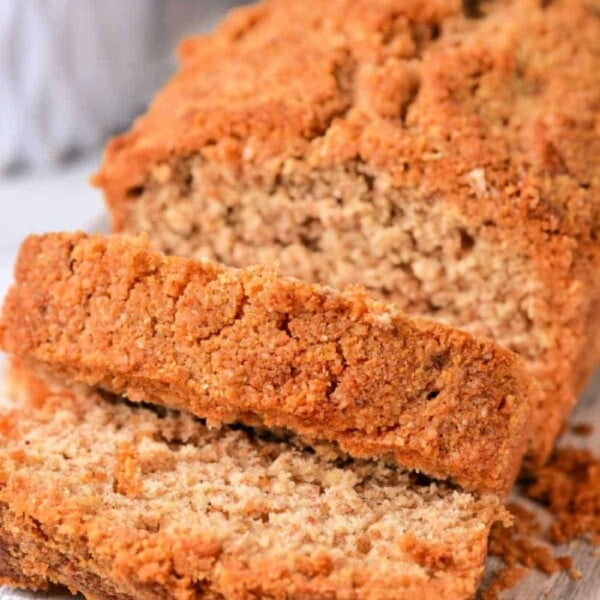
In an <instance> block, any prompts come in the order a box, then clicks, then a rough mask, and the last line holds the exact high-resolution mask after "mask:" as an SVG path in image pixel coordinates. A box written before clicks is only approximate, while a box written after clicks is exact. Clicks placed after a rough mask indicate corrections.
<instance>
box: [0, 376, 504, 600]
mask: <svg viewBox="0 0 600 600" xmlns="http://www.w3.org/2000/svg"><path fill="white" fill-rule="evenodd" d="M12 382H13V386H14V388H15V390H16V392H17V393H18V394H19V395H20V396H21V400H20V403H19V405H18V407H17V408H15V409H13V410H12V411H8V412H7V411H5V412H4V413H3V414H1V415H0V583H2V582H3V583H8V584H9V585H15V586H18V587H30V588H33V589H43V588H44V587H45V586H46V585H47V584H48V583H50V582H54V583H60V584H63V585H66V586H68V587H69V588H70V589H71V590H72V591H75V590H78V591H81V592H83V593H84V594H85V596H86V597H88V598H95V599H97V600H162V599H173V600H194V599H212V600H216V599H224V598H227V599H238V600H245V599H248V600H250V599H252V598H267V599H268V598H272V599H282V598H288V599H290V600H295V599H297V600H300V599H303V600H307V599H315V600H316V599H323V600H324V599H329V600H335V599H340V600H342V599H343V600H363V599H364V600H367V599H368V600H384V599H385V600H392V599H393V600H413V599H414V598H427V599H428V600H437V599H440V600H459V599H465V598H471V597H472V596H473V594H474V592H475V589H476V586H477V583H478V581H479V578H480V576H481V574H482V571H483V565H484V558H485V555H486V546H487V534H488V530H489V528H490V525H491V523H492V522H493V521H495V520H497V519H498V518H499V517H503V516H504V511H503V509H501V508H500V507H499V506H498V502H497V500H496V498H495V497H492V496H488V497H484V498H479V499H478V498H476V497H474V496H473V495H471V494H469V493H466V492H458V491H455V490H452V489H450V488H449V487H447V486H446V485H444V484H436V483H431V482H428V481H423V480H422V479H421V478H419V477H413V476H411V475H408V474H406V473H404V472H400V471H399V470H397V469H396V468H393V467H390V466H386V465H385V464H383V463H371V462H366V461H360V460H359V461H352V460H349V459H347V458H346V457H343V456H341V455H339V454H337V453H336V452H334V451H333V450H332V449H331V448H328V449H327V448H321V449H319V448H317V450H316V451H309V450H306V449H303V448H302V447H299V446H294V445H292V444H290V443H285V442H281V441H276V440H269V439H261V437H260V436H258V435H257V434H256V433H252V432H251V431H247V430H243V429H237V430H236V429H229V428H224V429H221V430H214V429H213V430H210V429H207V428H206V426H205V425H204V424H202V423H201V422H199V421H198V420H196V419H194V418H192V417H191V416H188V415H185V414H178V413H175V412H171V411H166V410H164V409H163V410H158V409H152V408H151V407H149V406H143V407H142V406H141V405H126V404H125V403H124V402H123V401H120V400H118V399H115V398H110V397H101V396H100V395H99V394H98V393H94V392H91V391H89V390H85V389H83V388H81V387H80V388H79V389H78V390H75V391H72V390H66V389H59V388H56V387H54V389H52V391H50V389H49V388H48V387H47V384H45V383H44V382H43V381H41V380H40V379H38V378H36V377H35V376H33V375H32V374H30V373H27V372H26V371H24V370H22V369H20V370H18V371H16V372H13V374H12Z"/></svg>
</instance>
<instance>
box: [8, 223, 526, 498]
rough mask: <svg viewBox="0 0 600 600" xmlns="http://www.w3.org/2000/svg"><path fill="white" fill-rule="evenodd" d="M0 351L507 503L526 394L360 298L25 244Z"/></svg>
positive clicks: (493, 364)
mask: <svg viewBox="0 0 600 600" xmlns="http://www.w3.org/2000/svg"><path fill="white" fill-rule="evenodd" d="M15 278H16V283H15V285H14V286H13V288H12V289H11V290H10V292H9V294H8V296H7V299H6V302H5V305H4V309H3V314H2V321H1V324H0V347H2V348H3V349H4V350H6V351H8V352H11V353H13V354H15V355H17V356H19V357H21V358H23V359H24V360H26V361H27V362H28V364H29V365H30V366H31V367H33V368H35V369H38V370H41V371H44V372H50V373H54V374H58V375H60V376H61V377H63V378H66V379H69V380H71V381H78V382H83V383H86V384H89V385H91V386H99V387H101V388H103V389H105V390H108V391H110V392H113V393H116V394H121V395H125V396H126V397H127V398H129V399H130V400H134V401H140V400H145V401H148V402H153V403H156V404H166V405H168V406H171V407H175V408H180V409H185V410H189V411H190V412H192V413H194V414H196V415H198V416H200V417H203V418H206V419H207V420H208V421H209V422H210V423H213V424H216V423H232V422H243V423H246V424H250V425H256V424H264V425H266V426H268V427H283V428H287V429H290V430H292V431H294V432H296V433H299V434H301V435H306V436H308V437H310V438H311V439H313V440H328V441H333V442H337V443H339V445H340V447H341V448H342V449H343V450H344V451H347V452H349V453H350V454H352V455H353V456H356V457H386V458H390V459H393V460H395V461H396V462H397V463H398V464H399V465H401V466H403V467H405V468H409V469H411V470H419V471H422V472H424V473H427V474H428V475H430V476H434V477H437V478H439V479H445V478H450V479H451V480H453V481H454V482H456V483H458V484H460V485H461V486H463V487H464V488H465V489H469V490H476V491H493V492H497V493H499V494H504V493H507V492H508V490H509V489H510V487H511V485H512V483H513V481H514V479H515V477H516V473H517V471H518V468H519V465H520V462H521V459H522V455H523V452H524V447H525V440H526V435H527V428H528V425H529V417H530V407H531V402H530V400H531V397H532V396H533V394H534V392H535V388H534V386H533V384H532V383H531V381H530V379H529V376H528V374H527V372H526V368H525V367H524V364H523V363H522V361H521V360H520V359H519V358H518V357H517V356H516V355H515V354H513V353H512V352H510V351H508V350H505V349H504V348H502V347H500V346H498V345H496V344H494V343H493V342H491V341H487V340H477V339H474V338H473V337H471V336H470V335H468V334H466V333H463V332H461V331H458V330H455V329H452V328H450V327H447V326H444V325H440V324H437V323H434V322H429V321H425V320H420V319H412V318H409V317H407V316H405V315H404V314H402V313H401V312H399V311H398V310H396V309H395V308H394V307H392V306H389V305H386V304H383V303H380V302H376V301H373V300H371V299H370V298H369V297H368V296H366V295H365V294H364V293H363V292H361V291H359V290H353V291H352V290H351V291H346V292H337V291H335V290H332V289H327V288H324V287H320V286H317V285H314V284H308V283H304V282H301V281H298V280H293V279H286V278H281V277H279V276H277V274H275V273H273V272H271V271H266V270H264V269H246V270H237V269H231V268H224V267H221V266H218V265H215V264H211V263H201V262H196V261H194V260H190V259H186V258H180V257H168V256H164V255H161V254H158V253H154V252H150V251H148V250H147V248H146V247H145V244H144V243H143V241H142V240H132V239H127V238H121V237H114V238H110V237H109V238H105V237H102V236H86V235H85V234H68V233H65V234H48V235H44V236H32V237H30V238H29V239H28V240H27V241H26V242H25V243H24V244H23V247H22V249H21V252H20V255H19V258H18V261H17V265H16V269H15Z"/></svg>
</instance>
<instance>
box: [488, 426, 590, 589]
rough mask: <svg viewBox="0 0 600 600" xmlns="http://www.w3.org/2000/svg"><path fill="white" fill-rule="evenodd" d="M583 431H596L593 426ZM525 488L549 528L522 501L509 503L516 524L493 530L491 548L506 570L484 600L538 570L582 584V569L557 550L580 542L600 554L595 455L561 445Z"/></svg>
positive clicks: (522, 492)
mask: <svg viewBox="0 0 600 600" xmlns="http://www.w3.org/2000/svg"><path fill="white" fill-rule="evenodd" d="M583 431H584V432H585V433H584V434H588V433H590V431H591V426H589V425H588V426H586V427H585V428H583ZM519 489H520V492H521V494H522V496H523V497H524V498H527V499H529V500H531V501H533V502H535V505H537V508H538V509H542V510H543V512H544V514H545V515H546V517H547V521H548V524H547V526H545V527H542V525H541V523H540V520H539V518H538V517H537V516H536V515H535V514H534V513H533V512H531V511H530V510H527V509H526V508H525V507H524V506H523V505H522V503H518V502H513V503H511V504H509V505H508V509H509V510H510V512H511V514H512V515H513V517H514V522H513V525H512V527H510V528H508V529H507V528H500V527H496V526H494V527H492V530H491V535H490V544H489V551H490V554H492V555H495V556H498V557H499V558H500V559H501V560H502V561H503V563H504V564H505V565H506V566H505V568H503V569H502V570H501V571H500V572H499V573H498V574H497V575H496V576H495V577H494V579H493V581H492V582H491V583H490V585H489V586H488V587H487V588H486V589H485V590H484V591H483V593H482V598H483V599H484V600H496V599H497V597H498V593H499V592H500V591H502V590H504V589H507V588H511V587H513V586H514V585H515V584H516V583H517V582H518V581H519V580H520V579H521V578H522V577H524V576H525V575H526V573H527V570H528V569H532V568H536V569H538V570H540V571H542V572H544V573H546V574H548V575H551V574H553V573H555V572H557V571H560V570H562V571H567V572H568V573H569V576H570V577H571V578H572V579H573V580H575V581H577V580H579V579H581V575H582V574H581V571H580V570H579V569H578V568H577V566H576V565H574V564H573V560H572V559H571V557H570V556H568V554H567V555H562V556H554V554H555V548H553V546H558V545H562V544H566V543H568V542H572V541H574V540H576V539H578V538H581V539H582V541H586V542H588V543H589V544H590V552H597V547H598V546H600V461H599V459H598V457H597V456H594V455H593V454H592V453H591V452H590V451H588V450H583V449H577V448H573V447H570V446H561V447H559V448H558V449H556V450H555V451H554V452H553V454H552V456H551V457H550V460H549V461H548V464H546V465H545V466H543V467H539V468H538V469H537V470H535V471H533V472H531V473H529V477H528V479H527V480H526V481H524V482H522V484H521V486H520V487H519ZM595 548H596V550H595ZM562 551H563V552H564V551H565V550H564V548H563V549H562ZM567 552H568V548H567Z"/></svg>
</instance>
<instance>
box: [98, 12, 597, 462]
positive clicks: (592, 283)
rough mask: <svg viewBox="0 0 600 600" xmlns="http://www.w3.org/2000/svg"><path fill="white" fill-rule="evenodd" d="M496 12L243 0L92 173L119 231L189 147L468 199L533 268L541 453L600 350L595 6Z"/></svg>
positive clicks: (136, 226) (463, 206) (238, 170)
mask: <svg viewBox="0 0 600 600" xmlns="http://www.w3.org/2000/svg"><path fill="white" fill-rule="evenodd" d="M484 12H485V13H486V15H487V16H486V17H485V18H482V19H469V18H465V16H463V15H462V14H461V11H460V3H459V2H458V0H455V1H453V0H436V1H435V2H424V1H421V0H411V1H407V2H403V3H400V4H399V3H398V2H397V1H395V0H377V1H376V2H373V1H372V0H333V1H330V2H327V3H323V2H320V1H319V0H308V1H307V2H302V3H298V2H295V1H294V0H275V1H270V2H269V1H267V2H262V3H260V4H258V5H256V6H252V7H248V8H244V9H240V10H238V11H236V12H234V13H232V14H231V15H230V17H228V18H227V19H226V20H225V21H224V23H223V24H222V25H221V26H220V27H219V28H218V29H217V31H216V32H215V33H213V34H211V35H209V36H202V37H198V38H193V39H190V40H188V41H186V42H184V44H183V45H182V48H181V63H182V64H181V70H180V72H179V73H178V74H177V75H176V76H175V77H174V79H173V80H172V81H171V82H170V83H169V84H168V85H167V86H166V87H165V89H164V90H162V91H161V92H160V93H159V95H158V96H157V98H156V100H155V101H154V103H153V105H152V107H151V108H150V110H149V112H148V113H147V114H146V115H144V116H143V117H142V118H140V119H139V120H138V121H137V122H136V123H135V125H134V127H133V128H132V130H131V131H130V132H128V133H126V134H124V135H122V136H119V137H118V138H116V139H115V140H114V141H113V142H111V143H110V144H109V146H108V148H107V150H106V155H105V159H104V163H103V165H102V168H101V170H100V172H99V174H98V175H97V176H96V178H95V181H96V184H97V185H99V186H101V187H102V188H103V189H104V192H105V195H106V199H107V201H108V204H109V208H110V210H111V215H112V222H113V228H114V230H115V231H122V230H127V231H139V230H140V229H144V225H143V223H138V222H136V216H135V211H134V206H135V204H136V200H137V195H138V194H139V193H140V190H141V189H142V188H143V186H145V185H146V183H147V182H148V180H149V179H150V177H151V173H152V170H153V169H154V168H155V167H156V165H165V164H166V165H170V166H173V165H177V164H178V161H179V162H181V161H183V160H184V159H186V158H189V157H190V156H198V157H200V159H201V160H202V161H205V163H206V164H209V165H220V166H222V167H223V168H224V170H225V172H226V173H227V176H226V178H228V179H230V180H235V181H239V182H240V185H247V186H248V185H249V186H255V187H256V188H257V189H258V188H259V187H261V186H262V187H263V188H265V189H267V190H268V189H270V188H271V189H272V188H274V186H275V185H276V184H277V182H281V181H282V180H283V181H284V184H283V185H289V184H287V183H285V181H286V177H288V176H289V177H290V178H292V177H293V175H294V172H295V171H299V172H300V174H302V173H303V172H305V171H313V172H315V173H316V172H318V171H319V170H323V169H328V168H336V167H339V166H341V167H342V168H345V167H347V166H349V165H350V166H352V165H355V164H358V165H359V166H360V167H361V169H362V170H363V171H367V172H369V173H370V177H371V178H372V179H374V180H375V181H378V180H379V179H381V180H382V182H383V183H385V185H391V186H393V187H394V188H396V189H398V190H400V191H401V192H402V193H403V194H405V195H407V196H410V197H412V198H414V199H416V201H418V202H422V203H423V204H424V205H426V204H427V203H435V204H440V203H442V204H444V205H445V206H446V207H447V211H448V214H451V213H452V212H453V211H458V212H459V213H460V215H461V216H462V218H463V221H464V222H465V223H466V224H467V225H468V226H469V227H470V228H472V230H473V231H476V232H477V233H476V235H477V237H480V238H484V239H487V240H488V241H489V242H490V244H492V245H495V246H496V247H498V249H499V251H500V250H501V249H503V248H504V247H506V246H509V247H510V248H511V249H512V251H513V252H514V254H515V255H517V256H521V257H522V258H523V261H524V263H526V266H525V267H524V268H527V269H529V268H531V270H532V271H533V273H534V274H535V279H536V282H538V283H539V288H540V290H541V291H539V292H536V294H533V295H532V297H531V299H528V302H527V306H528V311H529V312H530V313H535V318H534V319H532V321H533V323H532V326H533V327H535V328H536V330H538V331H540V332H541V333H540V334H539V337H540V338H541V339H543V341H544V342H545V345H544V344H543V343H542V344H541V345H540V349H538V348H535V349H534V350H532V352H533V353H534V354H535V357H534V358H532V359H531V364H532V368H533V370H534V372H535V374H536V376H537V377H538V379H539V381H540V383H541V385H542V388H543V390H544V396H543V397H542V401H541V402H540V404H539V406H538V407H537V410H536V416H535V419H534V425H535V428H536V432H535V437H534V439H533V448H532V451H533V455H534V457H535V458H536V459H537V460H544V459H545V457H547V456H548V454H549V452H550V449H551V447H552V445H553V443H554V440H555V438H556V436H557V434H558V432H559V431H560V428H561V425H562V423H563V422H564V421H565V418H566V416H567V415H568V413H569V412H570V409H571V407H572V406H573V404H574V402H575V398H576V395H577V393H578V392H579V391H580V390H581V387H582V385H583V384H584V383H585V381H586V379H587V377H588V376H589V374H590V372H591V370H592V369H593V368H594V366H595V365H596V364H597V363H598V361H599V360H600V347H599V346H598V343H597V339H598V337H599V336H598V331H599V328H598V326H597V325H596V326H595V327H594V328H588V327H586V314H588V313H590V311H592V310H593V309H594V308H597V306H598V298H600V283H599V282H598V277H597V273H598V270H599V269H600V244H599V242H598V239H599V235H600V194H599V192H598V190H599V185H600V182H599V173H600V169H598V161H597V159H596V157H597V156H599V155H600V136H599V135H598V124H597V117H598V106H599V101H600V99H599V93H600V92H599V90H600V63H599V59H598V56H600V54H599V53H598V48H599V40H600V25H599V23H600V18H599V17H598V15H597V12H596V11H595V9H594V8H593V6H591V4H590V3H589V2H587V1H585V0H555V1H553V2H551V3H545V2H537V1H534V0H514V1H510V0H504V1H498V2H493V3H488V4H487V5H486V6H485V7H484ZM306 82H310V85H307V83H306ZM173 107H177V108H176V109H173ZM290 161H292V162H290ZM293 161H295V162H293ZM298 163H300V164H298ZM290 165H291V166H290ZM375 189H377V187H376V188H375ZM216 196H217V198H218V193H217V194H216ZM218 202H219V200H217V203H218ZM204 235H205V237H206V238H210V236H211V235H212V234H211V233H208V234H206V233H205V234H204ZM255 259H256V257H255V256H251V257H250V259H249V260H251V261H254V260H255ZM363 267H364V265H363V264H360V263H359V264H356V278H355V279H356V281H358V282H361V281H362V273H361V272H362V269H363ZM471 283H472V285H474V286H476V287H477V286H478V285H479V283H478V282H475V281H473V282H469V281H466V282H465V285H470V284H471ZM388 291H389V290H388ZM392 291H393V292H394V294H395V297H394V295H393V296H392V298H393V299H394V300H396V299H397V298H399V297H401V296H402V294H403V293H405V291H404V290H403V289H398V290H392ZM475 291H478V290H477V289H476V290H475ZM479 291H480V292H482V291H483V290H479ZM518 292H519V290H517V293H516V295H517V297H518ZM531 307H535V309H534V308H531ZM485 314H486V313H485V311H482V313H481V315H479V317H480V319H481V320H482V321H485ZM590 314H591V313H590ZM461 325H463V324H462V323H461ZM486 325H488V323H486ZM532 337H533V335H532ZM502 341H503V342H507V341H508V340H504V339H503V340H502ZM536 343H537V340H536Z"/></svg>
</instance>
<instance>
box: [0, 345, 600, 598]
mask: <svg viewBox="0 0 600 600" xmlns="http://www.w3.org/2000/svg"><path fill="white" fill-rule="evenodd" d="M0 358H1V357H0ZM572 421H573V422H576V423H578V422H587V423H591V424H593V425H594V431H593V433H592V434H591V435H590V436H587V437H576V436H573V435H572V434H566V435H565V436H563V438H562V440H561V443H562V444H567V443H568V444H573V445H576V446H580V447H588V448H590V449H592V450H593V451H594V452H595V453H596V454H600V371H598V372H597V373H596V377H595V378H594V380H593V381H592V383H591V384H590V386H589V387H588V389H587V390H586V392H584V393H583V394H582V397H581V398H580V401H579V404H578V406H577V409H576V411H575V414H574V415H573V419H572ZM513 499H514V500H516V501H518V502H520V503H522V504H523V505H525V506H527V507H528V508H530V509H535V511H536V512H537V513H538V515H539V516H540V518H541V519H544V518H547V515H544V513H543V511H540V510H539V509H538V508H537V507H535V506H534V505H533V504H531V503H530V502H529V501H528V500H526V499H524V498H520V497H519V496H518V494H515V495H514V498H513ZM557 552H558V553H560V554H569V555H570V556H572V557H573V562H574V567H575V568H577V569H579V570H580V571H581V572H582V574H583V576H582V578H581V580H580V581H577V582H575V581H573V580H572V579H571V578H570V577H569V575H568V574H567V573H565V572H560V573H556V574H555V575H553V576H552V577H548V576H546V575H544V574H542V573H539V572H537V571H530V572H529V574H528V575H527V576H526V577H525V579H523V580H522V581H521V582H520V583H519V584H518V585H517V586H516V587H515V588H513V589H511V590H507V591H505V592H503V593H502V595H501V596H500V597H501V599H502V600H600V554H599V553H598V552H596V554H594V549H593V548H592V547H591V546H590V545H589V544H586V543H584V542H581V541H577V542H573V543H572V544H570V545H568V546H562V547H560V548H558V549H557ZM498 564H499V563H498V561H497V559H494V558H490V559H488V569H487V575H486V579H489V578H490V577H491V574H492V573H493V571H494V570H495V569H496V568H497V567H498ZM69 598H73V596H71V595H70V594H68V593H64V594H63V593H60V592H54V593H38V594H33V593H30V592H19V591H15V590H10V589H8V588H0V600H68V599H69ZM415 600H426V599H415Z"/></svg>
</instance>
